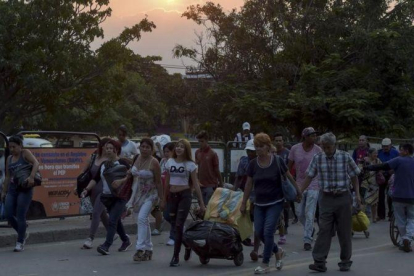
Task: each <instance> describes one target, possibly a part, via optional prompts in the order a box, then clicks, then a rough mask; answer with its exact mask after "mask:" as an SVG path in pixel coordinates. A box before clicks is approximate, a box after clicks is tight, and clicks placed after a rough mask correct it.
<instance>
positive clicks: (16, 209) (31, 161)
mask: <svg viewBox="0 0 414 276" xmlns="http://www.w3.org/2000/svg"><path fill="white" fill-rule="evenodd" d="M9 150H10V156H9V157H8V158H7V162H6V168H7V169H6V178H5V181H4V184H3V190H2V193H1V201H2V202H5V213H6V218H7V221H8V222H9V223H10V225H11V226H12V227H13V229H14V230H15V231H16V232H17V242H16V246H15V248H14V252H21V251H23V250H24V246H25V243H26V240H27V238H28V237H29V233H28V232H26V227H27V224H26V214H27V212H28V211H29V207H30V203H31V202H32V197H33V187H34V185H35V183H34V181H35V180H34V178H35V174H36V172H37V171H38V169H39V162H38V161H37V159H36V157H34V155H33V154H32V153H31V151H29V150H27V149H23V137H22V136H20V135H14V136H12V137H10V138H9ZM26 165H32V170H31V172H30V175H29V177H28V178H27V180H26V181H27V183H28V185H27V186H28V188H24V189H22V188H21V187H19V183H17V180H16V179H15V178H14V176H15V174H16V173H17V172H18V171H19V170H20V169H23V167H24V166H26Z"/></svg>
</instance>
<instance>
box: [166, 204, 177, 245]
mask: <svg viewBox="0 0 414 276" xmlns="http://www.w3.org/2000/svg"><path fill="white" fill-rule="evenodd" d="M170 205H171V204H170V202H167V206H166V207H165V209H164V212H163V216H164V219H165V220H166V221H168V223H169V224H170V225H171V227H170V237H169V238H170V239H171V240H175V229H174V227H172V223H171V217H170V209H171V207H170Z"/></svg>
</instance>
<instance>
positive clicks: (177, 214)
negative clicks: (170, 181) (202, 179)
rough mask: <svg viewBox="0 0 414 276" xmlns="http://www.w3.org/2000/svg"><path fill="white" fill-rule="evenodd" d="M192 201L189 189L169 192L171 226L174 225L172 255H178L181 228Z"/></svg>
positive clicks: (181, 235)
mask: <svg viewBox="0 0 414 276" xmlns="http://www.w3.org/2000/svg"><path fill="white" fill-rule="evenodd" d="M191 201H192V194H191V190H190V189H187V190H184V191H182V192H178V193H170V194H169V196H168V203H169V204H170V205H169V206H170V218H171V227H175V241H174V242H175V243H174V256H176V257H178V255H180V250H181V244H182V242H183V229H184V224H185V221H186V220H187V217H188V213H189V212H190V208H191Z"/></svg>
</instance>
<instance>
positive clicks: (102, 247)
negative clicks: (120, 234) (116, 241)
mask: <svg viewBox="0 0 414 276" xmlns="http://www.w3.org/2000/svg"><path fill="white" fill-rule="evenodd" d="M96 250H97V251H98V252H99V253H101V254H102V255H109V247H108V246H106V245H104V244H101V245H100V246H98V248H97V249H96Z"/></svg>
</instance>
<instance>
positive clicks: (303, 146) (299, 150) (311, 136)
mask: <svg viewBox="0 0 414 276" xmlns="http://www.w3.org/2000/svg"><path fill="white" fill-rule="evenodd" d="M316 138H317V135H316V131H315V130H314V129H313V128H312V127H308V128H305V129H304V130H303V131H302V139H303V142H302V143H299V144H296V145H294V146H293V147H292V149H291V150H290V153H289V163H288V167H289V171H291V170H292V167H293V165H295V167H296V183H298V185H299V187H303V184H304V181H305V178H306V174H305V173H306V169H307V168H308V166H309V164H310V162H311V160H312V158H313V156H314V155H315V154H317V153H320V152H321V151H322V150H321V148H320V147H318V146H317V145H315V140H316ZM303 191H304V192H303V194H302V201H301V202H300V204H299V221H300V222H301V223H302V225H303V227H304V237H303V242H304V245H303V247H304V249H305V250H306V251H310V250H312V241H313V237H312V233H313V225H314V220H315V212H316V205H317V203H318V196H319V185H318V179H317V178H316V177H315V178H314V179H313V180H312V182H311V183H310V186H309V188H307V189H304V190H303Z"/></svg>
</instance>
